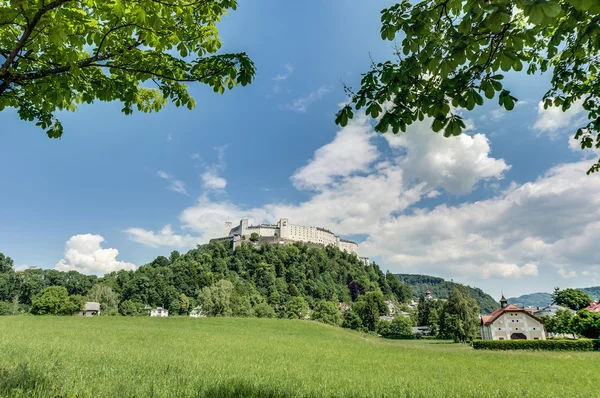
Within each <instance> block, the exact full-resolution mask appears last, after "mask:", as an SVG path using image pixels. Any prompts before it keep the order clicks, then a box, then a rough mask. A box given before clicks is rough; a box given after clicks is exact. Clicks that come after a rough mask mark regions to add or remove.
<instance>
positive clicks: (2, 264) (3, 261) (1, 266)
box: [0, 253, 14, 274]
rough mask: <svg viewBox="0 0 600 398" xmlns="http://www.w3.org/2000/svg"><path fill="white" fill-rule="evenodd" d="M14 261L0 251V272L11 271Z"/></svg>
mask: <svg viewBox="0 0 600 398" xmlns="http://www.w3.org/2000/svg"><path fill="white" fill-rule="evenodd" d="M13 266H14V262H13V260H12V258H10V257H8V256H5V255H4V254H3V253H0V274H7V273H9V272H12V271H13Z"/></svg>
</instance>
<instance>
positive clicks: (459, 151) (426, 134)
mask: <svg viewBox="0 0 600 398" xmlns="http://www.w3.org/2000/svg"><path fill="white" fill-rule="evenodd" d="M430 125H431V120H427V119H426V120H424V121H422V122H417V123H415V124H413V125H411V126H410V127H409V128H408V130H407V132H406V133H405V134H390V133H386V134H385V135H384V136H385V138H386V139H387V140H388V142H389V144H390V146H391V147H392V148H396V149H400V150H402V151H403V152H405V153H406V155H405V156H402V157H401V158H400V160H399V162H400V165H401V166H402V169H403V170H404V172H405V173H406V174H407V177H411V178H415V179H419V180H421V181H425V182H427V184H428V185H429V186H431V187H439V188H443V189H445V190H446V191H447V192H449V193H452V194H465V193H469V192H471V191H472V190H473V188H474V186H475V184H476V183H477V182H479V181H481V180H488V179H501V178H502V177H503V173H504V172H506V171H508V170H509V169H510V166H508V165H507V164H506V162H505V161H504V160H503V159H495V158H493V157H491V156H490V152H491V149H490V144H489V141H488V139H487V138H486V136H485V135H483V134H474V135H468V134H461V135H459V136H457V137H449V138H446V137H444V136H443V135H441V134H437V133H434V132H433V131H432V130H431V128H430Z"/></svg>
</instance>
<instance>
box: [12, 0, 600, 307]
mask: <svg viewBox="0 0 600 398" xmlns="http://www.w3.org/2000/svg"><path fill="white" fill-rule="evenodd" d="M390 4H392V2H390V1H369V2H364V1H358V0H348V1H344V2H342V1H340V0H336V1H327V2H323V1H305V2H282V1H274V0H263V1H260V2H250V1H247V0H242V1H240V4H239V7H238V10H237V11H235V12H233V13H232V14H231V15H230V16H228V17H227V18H225V20H224V21H223V22H222V23H221V25H220V32H221V38H222V39H223V41H224V43H225V44H224V47H223V51H227V52H237V51H246V52H247V53H248V54H249V55H250V56H251V58H252V59H253V60H254V62H255V63H256V66H257V76H256V80H255V81H254V82H253V84H251V85H250V86H248V87H243V88H242V87H240V88H236V89H234V90H233V91H231V92H227V93H225V94H224V95H216V94H213V93H212V91H211V90H210V89H208V88H207V87H204V86H200V85H192V86H191V88H190V90H191V92H192V94H193V95H194V97H195V99H196V103H197V107H196V108H195V109H194V110H192V111H188V110H187V109H178V108H175V107H173V106H169V107H167V109H165V110H164V111H162V112H160V113H157V114H140V113H134V114H133V115H131V116H125V115H123V114H121V113H120V108H121V106H120V104H118V103H109V104H107V103H97V104H93V105H89V106H82V107H80V108H79V109H78V110H77V112H75V113H62V114H61V115H60V118H61V120H62V122H63V125H64V127H65V133H64V136H63V138H62V139H60V140H49V139H48V138H46V136H45V135H44V133H43V131H41V130H39V129H38V128H37V127H36V126H35V125H34V124H33V123H27V122H23V121H20V120H19V119H18V117H17V115H16V112H15V111H14V110H7V111H3V112H2V113H0V126H2V128H1V129H0V148H2V157H1V161H2V167H1V168H0V182H1V186H2V195H1V196H0V198H1V199H0V251H2V252H4V253H5V254H7V255H9V256H11V257H12V258H13V259H14V260H15V263H16V264H17V265H18V266H19V267H27V266H39V267H43V268H52V267H57V268H59V269H78V270H81V271H83V272H94V273H99V274H101V273H102V272H104V271H107V270H108V271H109V270H113V269H118V268H133V267H134V266H136V265H137V266H139V265H142V264H144V263H146V262H149V261H150V260H152V259H153V258H154V257H155V256H157V255H167V254H168V253H169V252H170V251H171V250H174V249H177V250H180V251H185V250H187V249H189V248H191V247H193V246H194V244H196V243H203V242H205V241H207V240H208V239H209V238H210V237H214V236H216V235H220V234H221V233H222V230H223V225H224V222H225V221H231V222H233V223H237V222H239V219H240V218H241V217H250V218H251V219H252V220H253V221H255V222H263V221H266V222H274V221H276V220H277V218H279V217H289V218H290V219H291V222H293V223H299V224H307V225H319V226H324V227H327V228H330V229H331V230H333V231H334V232H336V233H338V234H340V235H343V236H346V237H348V238H352V239H356V240H358V241H360V242H361V245H360V247H361V249H360V250H361V253H364V254H365V255H369V256H370V257H372V258H373V259H375V260H377V262H378V263H379V264H380V265H381V266H382V268H383V269H389V270H391V271H394V272H409V273H426V274H432V275H437V276H442V277H446V278H454V280H456V281H461V282H464V283H468V284H471V285H476V286H480V287H482V288H484V290H486V291H487V292H489V293H491V294H493V295H498V294H499V293H500V291H504V293H506V294H508V295H515V294H522V293H527V292H532V291H539V290H545V291H551V290H552V288H553V286H556V285H558V286H561V287H566V286H589V285H598V284H600V276H599V274H600V267H599V264H600V258H599V255H598V254H596V251H595V250H594V249H595V247H594V241H595V240H596V239H597V238H598V237H600V236H599V235H600V224H598V222H597V221H596V220H598V219H599V217H598V216H599V215H600V214H598V213H599V211H598V210H597V209H598V208H599V207H598V203H597V202H599V201H600V195H599V194H600V182H599V180H598V178H599V177H598V176H589V177H586V176H585V170H587V167H589V165H590V164H591V162H592V160H590V159H589V156H588V155H586V154H584V153H582V152H581V151H579V150H577V149H576V146H575V145H573V144H572V143H570V142H569V135H570V134H571V133H572V132H573V131H574V130H575V128H576V126H577V125H578V124H577V122H578V121H579V120H580V119H581V117H582V113H581V112H580V111H581V109H580V108H578V107H575V108H574V110H573V111H571V112H569V113H567V114H563V113H561V112H556V111H553V110H550V111H546V112H544V111H541V110H540V109H538V102H539V100H540V98H541V97H542V95H543V93H544V89H545V87H547V84H548V81H549V78H548V76H534V77H531V76H525V75H509V76H508V77H507V80H506V81H507V83H508V85H509V87H510V88H511V89H513V90H514V94H516V96H517V97H518V98H519V99H520V100H521V102H520V103H519V105H518V106H517V107H516V109H515V110H514V111H513V112H510V113H503V112H501V111H500V110H499V108H498V107H497V105H496V104H495V102H491V103H490V104H486V106H485V107H482V108H481V109H478V110H477V111H475V112H471V113H463V116H464V117H465V118H468V119H469V120H470V124H471V125H472V129H471V130H470V131H469V132H468V135H465V136H462V137H460V138H456V139H454V138H453V139H442V138H441V137H439V136H437V135H435V134H434V133H432V132H431V131H430V129H429V127H428V125H427V124H426V123H422V124H419V125H415V126H413V127H411V129H409V132H408V133H407V134H406V135H404V136H392V135H391V134H386V135H385V136H381V135H377V134H375V133H373V132H372V129H371V127H370V122H369V121H368V120H366V119H364V118H361V117H359V118H357V120H356V121H354V122H353V123H352V124H351V125H350V126H349V127H347V128H346V129H342V130H340V129H339V128H338V127H337V126H335V124H334V122H333V121H334V114H335V112H336V111H337V109H338V108H339V105H340V103H342V102H343V101H345V100H346V97H345V95H344V92H343V87H342V81H343V82H345V83H347V84H350V85H353V86H355V87H356V86H357V85H358V82H359V80H360V73H361V72H364V71H366V70H367V69H368V66H369V63H370V59H369V57H370V56H371V57H372V58H374V59H375V60H386V59H389V57H390V54H391V51H392V43H390V42H384V41H382V40H381V38H380V36H379V15H380V10H381V9H382V8H384V7H386V6H388V5H390Z"/></svg>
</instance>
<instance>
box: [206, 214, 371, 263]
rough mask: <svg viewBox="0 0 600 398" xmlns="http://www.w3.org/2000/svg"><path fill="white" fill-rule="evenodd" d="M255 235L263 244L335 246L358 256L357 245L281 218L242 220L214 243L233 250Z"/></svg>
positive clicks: (326, 232) (319, 229)
mask: <svg viewBox="0 0 600 398" xmlns="http://www.w3.org/2000/svg"><path fill="white" fill-rule="evenodd" d="M253 233H256V234H257V235H258V236H259V237H260V238H261V240H262V241H264V242H265V243H288V242H303V243H309V244H316V245H320V246H329V245H332V246H335V247H337V248H339V249H340V250H342V251H345V252H348V253H353V254H356V255H357V256H358V244H357V243H356V242H352V241H350V240H346V239H342V238H340V237H339V236H337V235H335V234H334V233H333V232H331V231H329V230H327V229H325V228H321V227H307V226H304V225H296V224H292V223H290V221H289V219H287V218H282V219H280V220H279V221H278V222H277V224H259V225H249V223H248V219H242V220H241V221H240V224H239V225H238V226H236V227H234V228H232V229H231V230H230V231H229V235H228V236H226V237H223V238H217V239H213V240H215V241H230V242H232V245H233V247H234V248H235V247H236V246H237V245H238V244H240V243H241V242H242V241H247V240H249V239H250V237H251V235H252V234H253ZM360 260H361V261H362V262H363V263H364V264H369V259H368V258H367V257H360Z"/></svg>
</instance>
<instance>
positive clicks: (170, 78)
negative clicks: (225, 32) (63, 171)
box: [0, 0, 255, 138]
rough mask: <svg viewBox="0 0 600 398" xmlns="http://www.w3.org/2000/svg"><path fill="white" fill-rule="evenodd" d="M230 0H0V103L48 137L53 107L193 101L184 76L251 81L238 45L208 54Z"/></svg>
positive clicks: (219, 83) (220, 86) (148, 106)
mask: <svg viewBox="0 0 600 398" xmlns="http://www.w3.org/2000/svg"><path fill="white" fill-rule="evenodd" d="M236 7H237V1H236V0H199V1H190V0H167V1H160V0H145V1H123V0H116V1H102V0H86V1H82V0H29V1H26V2H24V1H12V0H0V111H1V110H3V109H5V108H7V107H13V108H16V109H17V110H18V113H19V116H20V117H21V119H24V120H29V121H34V120H35V121H36V122H37V123H36V124H37V125H38V126H40V127H41V128H43V129H46V133H47V134H48V136H49V137H51V138H58V137H60V136H61V135H62V133H63V127H62V125H61V123H60V122H59V121H58V119H56V117H55V114H54V113H55V111H57V110H65V109H66V110H74V109H75V108H76V106H77V104H80V103H91V102H93V101H98V100H99V101H115V100H117V101H121V102H122V103H123V109H122V111H123V112H124V113H125V114H130V113H132V112H133V108H134V107H135V108H137V109H138V110H140V111H142V112H152V111H158V110H160V109H162V108H163V107H164V106H165V104H166V103H167V102H169V101H170V102H172V103H173V104H175V105H176V106H185V107H187V108H189V109H192V108H193V107H194V106H195V103H194V100H193V98H192V97H191V96H190V94H189V92H188V88H187V85H186V83H190V82H200V83H204V84H207V85H208V86H210V87H211V88H212V89H213V90H214V91H215V92H219V93H223V92H224V90H225V89H231V88H233V87H234V86H235V85H237V84H241V85H246V84H248V83H250V82H251V80H252V78H253V76H254V72H255V68H254V65H253V63H252V61H251V60H250V59H249V58H248V57H247V56H246V54H245V53H237V54H218V55H215V53H216V52H217V51H218V50H219V48H220V47H221V40H220V38H219V34H218V30H217V23H218V22H219V20H220V19H221V17H222V16H223V15H225V14H226V13H227V12H228V11H229V10H235V9H236Z"/></svg>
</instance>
